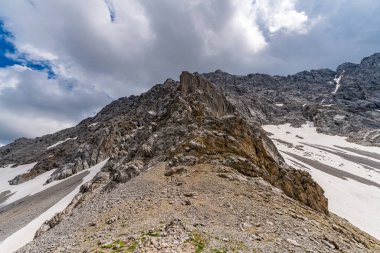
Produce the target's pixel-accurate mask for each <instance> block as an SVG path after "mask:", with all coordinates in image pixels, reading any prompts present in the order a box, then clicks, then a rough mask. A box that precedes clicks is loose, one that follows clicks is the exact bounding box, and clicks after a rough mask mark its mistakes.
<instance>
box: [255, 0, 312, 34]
mask: <svg viewBox="0 0 380 253" xmlns="http://www.w3.org/2000/svg"><path fill="white" fill-rule="evenodd" d="M297 2H298V1H297V0H256V4H255V7H256V11H257V13H258V16H259V17H260V18H261V19H262V20H263V21H264V23H265V26H266V27H267V28H268V30H269V31H270V32H271V33H275V32H278V31H280V30H284V31H286V32H298V33H305V32H307V30H308V20H309V17H308V16H307V15H306V13H305V12H303V11H298V10H296V7H295V5H296V3H297Z"/></svg>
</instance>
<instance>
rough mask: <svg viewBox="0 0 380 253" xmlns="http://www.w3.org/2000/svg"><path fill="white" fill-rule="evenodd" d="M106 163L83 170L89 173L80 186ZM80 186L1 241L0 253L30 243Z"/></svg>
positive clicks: (11, 250)
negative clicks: (42, 226)
mask: <svg viewBox="0 0 380 253" xmlns="http://www.w3.org/2000/svg"><path fill="white" fill-rule="evenodd" d="M107 161H108V159H106V160H104V161H103V162H100V163H98V164H97V165H95V166H93V167H91V168H89V169H87V170H84V171H89V172H90V173H89V174H88V175H87V176H85V177H84V178H83V182H82V184H84V183H86V182H88V181H90V180H92V179H93V178H94V176H95V175H96V174H97V173H98V172H99V171H100V170H101V169H102V168H103V166H104V165H105V164H106V163H107ZM82 184H81V185H82ZM81 185H79V186H77V187H76V188H75V189H74V190H73V191H72V192H70V193H69V194H68V195H66V196H65V197H64V198H62V199H61V200H60V201H59V202H57V203H56V204H55V205H54V206H52V207H50V208H49V209H48V210H47V211H46V212H44V213H42V214H41V215H40V216H38V217H37V218H36V219H34V220H33V221H31V222H30V223H29V224H28V225H26V226H25V227H23V228H22V229H20V230H18V231H17V232H15V233H13V234H12V235H11V236H9V237H8V238H6V239H5V240H4V241H2V242H1V243H0V252H14V251H16V250H17V249H19V248H21V247H22V246H24V245H26V244H27V243H28V242H30V241H32V240H33V237H34V235H35V233H36V231H37V230H38V229H39V228H40V227H41V225H42V224H43V223H44V222H45V221H46V220H49V219H51V218H53V216H54V215H55V214H57V213H59V212H61V211H63V210H64V209H65V208H66V207H67V206H68V205H69V204H70V202H71V201H72V200H73V198H74V197H75V195H76V194H77V193H78V192H79V189H80V187H81Z"/></svg>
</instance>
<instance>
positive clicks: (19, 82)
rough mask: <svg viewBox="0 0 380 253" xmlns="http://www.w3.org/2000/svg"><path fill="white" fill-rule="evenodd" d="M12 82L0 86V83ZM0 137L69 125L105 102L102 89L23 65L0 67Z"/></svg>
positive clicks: (3, 139) (42, 132)
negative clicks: (62, 78)
mask: <svg viewBox="0 0 380 253" xmlns="http://www.w3.org/2000/svg"><path fill="white" fill-rule="evenodd" d="M2 83H5V84H12V85H8V86H2V85H1V84H2ZM0 85H1V86H0V88H1V89H0V115H1V116H0V140H1V141H8V140H9V139H15V138H18V137H35V136H39V135H43V134H46V133H53V132H55V131H58V130H60V129H63V128H67V127H70V126H73V125H74V124H75V123H77V122H78V121H79V120H81V119H83V118H84V117H86V116H90V115H91V112H93V111H95V110H98V109H99V104H101V105H104V104H106V103H107V102H109V99H107V98H106V96H105V95H104V93H99V92H96V91H92V90H87V89H83V87H80V86H76V85H75V84H71V83H68V81H67V80H61V79H48V78H47V73H46V72H43V71H35V70H32V69H30V68H27V67H21V66H17V65H15V66H11V67H7V68H1V69H0Z"/></svg>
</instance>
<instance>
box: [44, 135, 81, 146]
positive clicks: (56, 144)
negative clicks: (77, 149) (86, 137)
mask: <svg viewBox="0 0 380 253" xmlns="http://www.w3.org/2000/svg"><path fill="white" fill-rule="evenodd" d="M77 138H78V137H74V138H67V139H66V140H63V141H59V142H57V143H55V144H53V145H51V146H49V147H47V148H46V149H52V148H55V147H56V146H58V145H61V144H62V143H65V142H66V141H69V140H76V139H77Z"/></svg>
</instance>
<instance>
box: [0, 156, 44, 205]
mask: <svg viewBox="0 0 380 253" xmlns="http://www.w3.org/2000/svg"><path fill="white" fill-rule="evenodd" d="M36 164H37V163H29V164H23V165H19V166H16V167H13V168H12V166H13V164H10V165H8V166H5V167H3V168H0V193H1V192H5V191H11V194H12V192H16V194H17V189H16V188H21V187H19V186H20V185H10V184H9V182H8V181H9V180H12V179H13V178H15V177H16V176H18V175H21V174H24V173H27V172H29V171H30V170H31V169H32V168H33V167H34V166H35V165H36ZM16 194H15V195H16ZM15 195H13V196H11V197H10V198H13V199H15ZM10 198H9V199H8V200H7V201H6V202H5V203H10V202H9V201H10ZM5 203H2V204H1V205H0V207H1V206H3V205H5Z"/></svg>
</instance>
